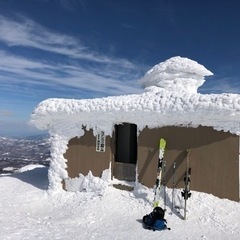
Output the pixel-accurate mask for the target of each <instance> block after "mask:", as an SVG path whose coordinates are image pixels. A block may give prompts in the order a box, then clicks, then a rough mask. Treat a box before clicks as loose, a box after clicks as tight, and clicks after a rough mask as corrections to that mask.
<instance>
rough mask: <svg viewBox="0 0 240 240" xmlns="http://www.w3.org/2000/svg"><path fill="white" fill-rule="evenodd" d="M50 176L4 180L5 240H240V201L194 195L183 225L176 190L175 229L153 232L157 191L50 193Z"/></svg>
mask: <svg viewBox="0 0 240 240" xmlns="http://www.w3.org/2000/svg"><path fill="white" fill-rule="evenodd" d="M47 172H48V169H47V168H46V167H43V166H40V165H30V166H26V167H24V168H22V169H20V170H19V171H18V172H16V173H13V174H5V175H0V196H1V198H0V213H1V214H0V224H1V231H0V239H3V240H40V239H41V240H42V239H44V240H53V239H59V240H68V239H69V240H74V239H76V240H79V239H89V240H90V239H96V240H113V239H116V240H126V239H129V240H139V239H149V240H150V239H153V240H156V239H164V240H172V239H179V240H183V239H191V240H194V239H196V240H200V239H201V240H202V239H205V240H212V239H219V240H227V239H231V240H238V239H240V204H239V203H237V202H232V201H229V200H226V199H219V198H217V197H214V196H212V195H208V194H204V193H199V192H192V196H191V198H190V199H189V200H188V202H187V207H188V212H187V220H185V221H184V220H182V215H183V209H182V207H183V199H182V197H180V190H177V191H176V198H175V201H176V205H178V206H180V213H178V212H177V210H176V209H174V211H173V212H172V211H171V199H172V198H171V197H172V190H171V189H167V212H166V214H165V218H166V219H167V222H168V227H170V228H171V230H170V231H169V230H164V231H155V232H153V231H150V230H146V229H144V228H143V227H142V217H143V216H144V215H146V214H149V213H150V212H151V211H152V203H153V189H149V188H146V187H143V186H141V185H137V184H133V185H132V186H134V187H135V188H134V190H133V191H131V192H128V191H124V190H119V189H116V188H114V187H113V186H112V184H113V183H118V182H115V181H116V180H113V181H112V182H108V184H106V185H102V190H101V191H100V192H99V191H95V189H94V188H91V189H88V190H86V191H82V192H65V191H63V190H61V191H48V190H47V185H48V179H47ZM90 179H92V180H90ZM89 180H90V181H93V182H95V181H96V180H93V178H92V177H91V178H89ZM125 184H127V183H125ZM128 184H130V183H128ZM93 185H94V184H93ZM93 185H92V186H93Z"/></svg>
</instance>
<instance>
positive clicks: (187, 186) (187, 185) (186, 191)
mask: <svg viewBox="0 0 240 240" xmlns="http://www.w3.org/2000/svg"><path fill="white" fill-rule="evenodd" d="M189 154H190V150H187V160H186V173H185V177H184V184H185V187H184V190H183V191H182V197H183V198H184V201H185V202H184V217H183V219H184V220H186V219H187V200H188V198H190V197H191V193H190V177H191V168H190V167H189Z"/></svg>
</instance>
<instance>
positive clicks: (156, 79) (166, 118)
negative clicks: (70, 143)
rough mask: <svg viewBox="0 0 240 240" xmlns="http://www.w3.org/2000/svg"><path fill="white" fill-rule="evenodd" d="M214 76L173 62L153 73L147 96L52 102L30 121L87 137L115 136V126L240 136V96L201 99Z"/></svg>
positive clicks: (179, 61)
mask: <svg viewBox="0 0 240 240" xmlns="http://www.w3.org/2000/svg"><path fill="white" fill-rule="evenodd" d="M211 74H212V73H211V72H210V71H208V70H207V69H206V68H204V67H203V66H202V65H200V64H198V63H197V62H195V61H192V60H189V59H187V58H181V57H174V58H170V59H169V60H167V61H165V62H163V63H160V64H158V65H156V66H155V67H153V68H152V69H151V70H150V71H148V72H147V73H146V75H145V77H144V78H143V79H142V81H141V82H142V84H143V85H145V86H148V87H146V88H145V91H144V92H143V93H142V94H132V95H125V96H116V97H106V98H95V99H82V100H74V99H55V98H52V99H47V100H45V101H43V102H41V103H40V104H39V105H38V107H37V108H36V109H35V110H34V112H33V114H32V117H31V121H32V123H34V124H35V126H36V127H38V128H40V129H45V130H46V129H48V130H49V132H50V133H51V134H54V133H58V134H59V135H61V136H68V137H73V136H82V135H83V134H84V131H83V129H82V126H86V127H87V128H92V129H93V130H94V134H96V133H97V132H98V131H100V130H101V131H104V132H105V133H106V135H111V134H112V131H113V129H114V125H115V124H119V123H122V122H129V123H135V124H136V125H137V127H138V130H139V131H140V130H141V129H143V128H144V127H146V126H148V127H149V128H155V127H162V126H191V127H197V126H199V125H202V126H209V127H213V128H214V129H216V130H223V131H229V132H232V133H235V134H238V135H240V95H239V94H199V93H197V92H196V91H197V88H198V87H199V86H200V85H201V84H203V82H204V76H206V75H211Z"/></svg>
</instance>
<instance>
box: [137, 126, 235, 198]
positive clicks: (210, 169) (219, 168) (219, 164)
mask: <svg viewBox="0 0 240 240" xmlns="http://www.w3.org/2000/svg"><path fill="white" fill-rule="evenodd" d="M161 137H163V138H165V139H166V140H167V150H166V154H165V157H166V161H167V185H168V187H172V171H173V162H176V186H177V187H178V188H182V187H183V178H184V174H185V171H186V156H187V153H186V150H187V149H190V154H189V160H190V167H191V168H192V175H191V189H193V190H196V191H201V192H206V193H211V194H214V195H215V196H218V197H220V198H228V199H231V200H235V201H239V137H238V136H236V135H232V134H230V133H226V132H222V131H221V132H219V131H215V130H213V129H212V128H210V127H201V126H200V127H198V128H183V127H163V128H160V129H148V128H145V129H144V130H143V131H142V132H141V133H140V135H139V138H138V177H139V182H141V183H142V184H144V185H146V186H148V187H153V186H154V183H155V180H156V168H157V161H158V146H159V138H161Z"/></svg>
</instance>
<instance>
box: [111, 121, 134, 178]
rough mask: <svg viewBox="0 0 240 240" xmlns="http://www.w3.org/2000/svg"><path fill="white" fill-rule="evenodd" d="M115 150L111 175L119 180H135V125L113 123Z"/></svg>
mask: <svg viewBox="0 0 240 240" xmlns="http://www.w3.org/2000/svg"><path fill="white" fill-rule="evenodd" d="M115 138H116V152H115V163H114V167H113V176H114V177H115V178H117V179H119V180H126V181H135V179H136V163H137V125H135V124H130V123H123V124H120V125H115Z"/></svg>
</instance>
